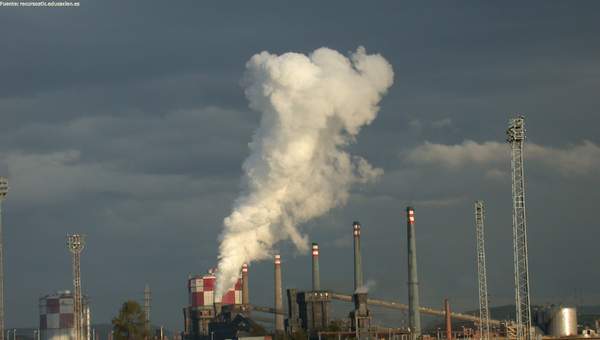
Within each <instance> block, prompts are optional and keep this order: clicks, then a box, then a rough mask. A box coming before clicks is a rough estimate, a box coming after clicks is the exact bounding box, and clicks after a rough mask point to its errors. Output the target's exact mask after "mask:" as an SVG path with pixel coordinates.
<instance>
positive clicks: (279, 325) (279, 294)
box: [275, 255, 284, 333]
mask: <svg viewBox="0 0 600 340" xmlns="http://www.w3.org/2000/svg"><path fill="white" fill-rule="evenodd" d="M275 311H277V314H275V332H276V333H280V332H281V333H283V312H284V311H283V291H282V288H281V256H280V255H275Z"/></svg>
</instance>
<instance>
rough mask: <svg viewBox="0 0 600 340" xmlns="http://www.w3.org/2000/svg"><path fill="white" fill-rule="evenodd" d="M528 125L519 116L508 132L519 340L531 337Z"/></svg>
mask: <svg viewBox="0 0 600 340" xmlns="http://www.w3.org/2000/svg"><path fill="white" fill-rule="evenodd" d="M524 125H525V120H524V118H523V117H522V116H518V117H515V118H513V119H511V120H510V121H509V127H508V130H507V131H506V134H507V136H508V137H507V139H506V141H507V142H508V143H509V144H510V149H511V170H512V196H513V251H514V265H515V304H516V312H517V318H516V323H517V340H531V305H530V302H529V264H528V262H529V261H528V255H527V224H526V221H525V174H524V172H523V143H524V141H525V126H524Z"/></svg>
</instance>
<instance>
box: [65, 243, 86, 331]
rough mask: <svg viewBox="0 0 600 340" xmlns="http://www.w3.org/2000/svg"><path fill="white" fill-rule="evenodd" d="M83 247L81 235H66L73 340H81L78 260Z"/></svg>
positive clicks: (81, 319)
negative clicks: (70, 270) (70, 264)
mask: <svg viewBox="0 0 600 340" xmlns="http://www.w3.org/2000/svg"><path fill="white" fill-rule="evenodd" d="M84 246H85V237H84V236H83V235H79V234H73V235H67V248H68V249H69V251H70V252H71V253H72V254H73V291H74V293H73V328H74V329H75V340H83V304H82V298H81V267H80V261H79V259H80V255H81V251H82V250H83V247H84Z"/></svg>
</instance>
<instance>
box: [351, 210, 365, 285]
mask: <svg viewBox="0 0 600 340" xmlns="http://www.w3.org/2000/svg"><path fill="white" fill-rule="evenodd" d="M353 225H354V231H353V234H354V292H356V291H358V289H359V288H361V287H362V286H363V273H362V260H361V258H360V222H358V221H354V223H353Z"/></svg>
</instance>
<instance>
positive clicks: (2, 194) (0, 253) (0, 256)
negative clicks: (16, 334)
mask: <svg viewBox="0 0 600 340" xmlns="http://www.w3.org/2000/svg"><path fill="white" fill-rule="evenodd" d="M7 194H8V180H7V179H6V177H2V176H0V340H4V244H3V241H2V202H3V201H4V199H5V198H6V195H7Z"/></svg>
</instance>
